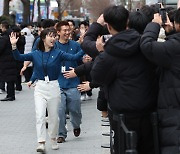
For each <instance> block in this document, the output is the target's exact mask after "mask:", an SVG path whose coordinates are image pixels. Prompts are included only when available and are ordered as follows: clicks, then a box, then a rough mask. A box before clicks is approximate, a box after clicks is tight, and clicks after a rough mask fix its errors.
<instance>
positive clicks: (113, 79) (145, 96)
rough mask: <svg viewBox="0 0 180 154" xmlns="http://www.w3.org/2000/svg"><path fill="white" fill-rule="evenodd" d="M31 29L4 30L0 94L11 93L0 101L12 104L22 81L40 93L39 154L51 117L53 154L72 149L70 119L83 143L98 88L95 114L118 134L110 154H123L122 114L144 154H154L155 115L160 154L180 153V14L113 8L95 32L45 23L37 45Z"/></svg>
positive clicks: (172, 10) (96, 24) (158, 9)
mask: <svg viewBox="0 0 180 154" xmlns="http://www.w3.org/2000/svg"><path fill="white" fill-rule="evenodd" d="M163 11H164V12H163ZM162 12H163V13H162ZM31 29H32V26H31V25H23V24H22V25H21V27H19V26H12V27H11V28H10V26H9V23H8V22H7V21H3V22H2V23H1V30H2V34H1V37H0V44H1V45H0V63H1V65H0V89H1V90H2V91H1V92H3V91H5V90H6V89H7V96H6V98H4V99H2V100H1V101H14V100H15V89H16V90H19V91H21V90H22V86H21V76H20V75H22V74H24V75H25V81H26V82H27V84H28V86H32V85H33V86H35V90H34V100H35V111H36V130H37V142H38V146H37V152H44V151H45V143H46V116H48V132H49V136H50V139H51V144H52V149H53V150H57V149H59V146H58V144H57V143H63V142H65V141H66V137H67V129H66V115H67V114H68V115H69V116H70V119H71V124H72V127H73V132H74V136H75V137H78V136H79V135H80V133H81V127H80V125H81V119H82V114H81V100H85V99H90V98H91V95H92V92H91V90H92V89H93V88H97V87H99V89H100V91H99V94H98V98H97V109H98V110H100V111H102V116H104V117H108V118H109V121H110V127H111V130H112V131H113V132H114V144H113V145H111V149H113V150H111V153H112V154H119V153H120V151H119V146H121V145H120V139H119V135H118V134H119V132H118V131H119V130H118V125H119V124H118V122H117V121H115V120H114V118H113V117H114V115H119V114H124V115H125V125H126V127H127V128H128V130H131V131H135V132H136V133H137V146H136V149H137V152H138V154H155V150H156V149H155V147H156V146H155V140H154V138H153V137H154V136H153V135H152V134H153V126H152V121H151V114H152V113H153V112H157V114H158V117H157V118H158V132H159V133H158V141H157V142H158V143H159V147H158V148H159V149H160V152H161V154H169V153H173V154H175V153H179V152H180V150H179V146H180V143H179V132H180V131H179V126H180V124H179V119H180V110H179V107H180V103H179V102H180V100H179V99H180V94H179V93H178V91H179V85H180V78H179V70H180V65H179V59H178V58H179V47H178V46H180V42H179V41H180V34H179V32H180V9H175V8H172V7H167V8H164V6H163V5H162V4H160V5H159V4H154V5H151V6H147V5H146V6H143V7H142V8H140V9H138V10H136V11H131V12H130V11H128V10H127V9H126V8H125V7H124V6H121V5H120V6H109V7H108V8H106V9H105V10H104V12H103V14H102V15H100V17H99V18H98V19H97V21H96V22H93V23H92V24H91V25H90V27H89V25H88V23H87V22H85V21H84V22H81V23H80V25H79V33H77V31H76V30H75V24H74V22H73V21H72V20H68V21H58V22H54V21H53V20H50V19H47V20H46V19H45V20H43V21H42V23H41V28H40V29H39V32H38V35H37V36H36V37H34V36H33V35H32V31H31ZM20 61H24V63H22V62H20ZM31 62H32V63H31ZM5 83H6V84H7V88H6V89H5ZM15 85H16V87H15ZM52 89H53V90H52ZM80 92H83V93H82V94H81V93H80ZM84 92H86V93H84ZM82 96H83V97H82Z"/></svg>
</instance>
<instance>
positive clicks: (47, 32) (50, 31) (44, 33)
mask: <svg viewBox="0 0 180 154" xmlns="http://www.w3.org/2000/svg"><path fill="white" fill-rule="evenodd" d="M47 35H54V36H56V35H57V33H56V30H55V29H54V28H46V29H44V30H43V31H42V32H41V34H40V40H39V44H38V49H39V50H41V51H43V52H44V51H45V47H44V41H43V40H44V39H45V38H46V36H47Z"/></svg>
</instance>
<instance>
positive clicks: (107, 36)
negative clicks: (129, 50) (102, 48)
mask: <svg viewBox="0 0 180 154" xmlns="http://www.w3.org/2000/svg"><path fill="white" fill-rule="evenodd" d="M111 37H112V35H110V34H109V35H103V37H102V39H103V42H104V43H106V42H107V41H108V40H109V39H110V38H111Z"/></svg>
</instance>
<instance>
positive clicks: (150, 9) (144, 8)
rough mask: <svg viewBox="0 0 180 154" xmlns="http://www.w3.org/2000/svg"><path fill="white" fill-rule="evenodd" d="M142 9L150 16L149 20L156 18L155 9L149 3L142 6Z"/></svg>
mask: <svg viewBox="0 0 180 154" xmlns="http://www.w3.org/2000/svg"><path fill="white" fill-rule="evenodd" d="M140 11H141V12H142V13H143V14H144V15H145V16H146V17H147V18H148V20H149V22H151V21H152V19H153V18H154V13H155V10H154V9H153V7H152V6H151V7H150V6H148V5H144V6H143V7H141V9H140Z"/></svg>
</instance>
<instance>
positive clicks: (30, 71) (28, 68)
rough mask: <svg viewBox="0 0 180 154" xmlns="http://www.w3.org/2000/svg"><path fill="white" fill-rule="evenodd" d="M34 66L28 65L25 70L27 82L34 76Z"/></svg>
mask: <svg viewBox="0 0 180 154" xmlns="http://www.w3.org/2000/svg"><path fill="white" fill-rule="evenodd" d="M32 72H33V67H27V69H26V70H25V71H24V77H25V82H29V81H30V79H31V76H32Z"/></svg>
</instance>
